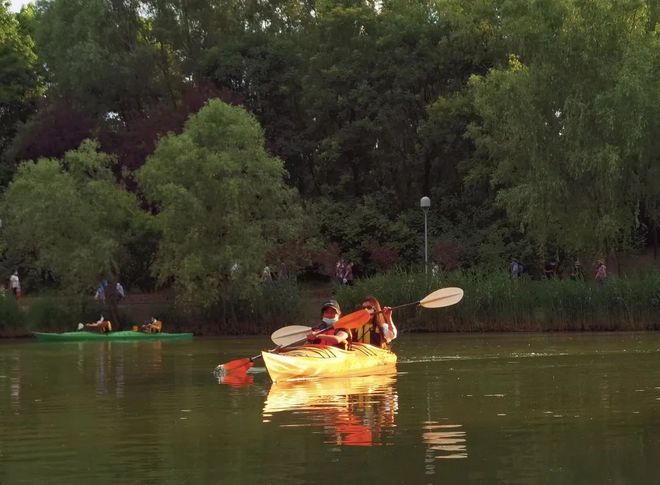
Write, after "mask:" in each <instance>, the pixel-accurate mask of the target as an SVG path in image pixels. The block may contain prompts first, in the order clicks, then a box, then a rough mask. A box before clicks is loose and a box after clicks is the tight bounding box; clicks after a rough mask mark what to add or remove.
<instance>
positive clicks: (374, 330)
mask: <svg viewBox="0 0 660 485" xmlns="http://www.w3.org/2000/svg"><path fill="white" fill-rule="evenodd" d="M362 308H363V309H365V310H367V311H368V312H369V313H371V315H372V316H371V320H369V322H367V323H366V324H365V325H364V326H362V327H360V328H358V329H357V330H353V332H352V333H353V341H354V342H361V343H365V344H370V345H373V346H374V347H380V348H382V349H388V350H389V348H390V342H392V340H394V339H395V338H396V337H397V335H398V331H397V329H396V327H395V326H394V321H393V320H392V308H390V307H387V306H386V307H385V308H381V306H380V302H379V301H378V299H376V298H375V297H373V296H368V297H366V298H365V299H364V301H363V302H362Z"/></svg>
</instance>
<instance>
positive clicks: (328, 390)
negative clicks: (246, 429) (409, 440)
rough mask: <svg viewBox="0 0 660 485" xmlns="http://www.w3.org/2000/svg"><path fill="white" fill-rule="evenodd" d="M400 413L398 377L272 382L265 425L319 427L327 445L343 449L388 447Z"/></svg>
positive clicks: (384, 375)
mask: <svg viewBox="0 0 660 485" xmlns="http://www.w3.org/2000/svg"><path fill="white" fill-rule="evenodd" d="M397 411H398V395H397V393H396V372H390V373H387V374H376V375H371V376H363V377H350V378H344V379H322V380H308V381H288V382H277V383H274V384H273V385H272V386H271V388H270V391H269V393H268V397H267V398H266V402H265V403H264V409H263V422H264V423H271V422H273V423H275V422H277V423H279V426H281V427H291V426H296V427H299V426H309V427H322V428H323V429H324V431H325V434H326V438H327V440H326V442H327V443H331V444H337V445H344V446H377V445H382V444H386V442H387V435H388V434H392V433H393V432H394V420H395V416H396V414H397Z"/></svg>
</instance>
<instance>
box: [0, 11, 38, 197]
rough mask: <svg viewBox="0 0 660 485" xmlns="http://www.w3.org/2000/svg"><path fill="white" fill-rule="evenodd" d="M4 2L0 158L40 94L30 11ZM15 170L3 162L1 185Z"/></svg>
mask: <svg viewBox="0 0 660 485" xmlns="http://www.w3.org/2000/svg"><path fill="white" fill-rule="evenodd" d="M7 5H8V4H7V3H5V2H1V3H0V79H1V80H2V82H0V155H1V154H2V153H3V152H4V151H5V149H6V148H7V146H8V145H9V143H10V142H11V140H12V138H13V137H14V134H15V133H16V129H17V125H18V123H19V122H21V121H25V120H26V119H27V117H28V115H29V114H30V113H31V112H32V111H33V110H34V103H35V101H36V98H37V96H38V95H39V94H40V93H39V85H40V84H39V75H38V68H37V56H36V54H35V51H34V43H33V41H32V37H31V36H30V34H29V29H28V28H27V27H26V26H25V24H27V23H29V19H30V10H26V11H24V12H22V13H21V14H18V15H16V14H12V13H11V12H9V9H8V6H7ZM13 171H14V166H13V165H7V164H6V161H5V160H3V165H2V168H1V169H0V184H1V185H3V186H4V185H5V184H6V183H7V182H8V181H9V179H10V178H11V174H12V173H13Z"/></svg>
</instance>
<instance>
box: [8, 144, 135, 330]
mask: <svg viewBox="0 0 660 485" xmlns="http://www.w3.org/2000/svg"><path fill="white" fill-rule="evenodd" d="M113 163H114V159H113V158H112V157H110V156H108V155H106V154H104V153H102V152H99V151H98V146H97V144H96V142H93V141H89V140H87V141H84V142H83V143H82V144H81V145H80V148H78V149H77V150H74V151H70V152H67V153H66V154H65V156H64V158H63V159H62V160H55V159H40V160H38V161H36V162H33V161H28V162H24V163H22V164H21V165H20V167H19V169H18V172H17V173H16V176H15V177H14V180H13V181H12V182H11V183H10V184H9V187H8V188H7V190H6V192H5V193H4V196H3V198H2V200H1V201H0V216H1V218H2V238H3V242H4V245H5V247H6V257H7V259H8V260H11V261H18V262H20V265H21V266H23V267H31V268H35V269H39V270H44V271H48V272H49V273H50V274H52V275H53V276H54V278H55V279H56V281H57V283H58V284H59V287H60V289H61V290H62V291H63V292H65V293H67V294H84V293H86V292H88V291H89V290H90V288H93V287H94V286H95V285H96V284H97V283H98V281H99V280H100V279H101V278H107V279H108V280H110V281H111V282H112V283H114V282H115V281H117V280H118V278H119V276H120V274H121V270H122V267H123V266H124V265H125V264H126V263H127V262H128V260H129V258H130V255H129V254H128V253H127V251H126V248H127V246H128V245H129V244H132V243H133V241H134V239H135V238H139V237H140V231H142V230H144V229H143V228H144V227H145V225H146V222H145V218H146V214H145V213H144V212H143V211H142V210H141V209H140V207H139V204H138V201H137V198H136V197H135V196H134V195H133V194H130V193H128V192H127V191H126V190H124V189H122V188H121V187H119V186H118V185H117V184H116V182H115V179H114V176H113V174H112V171H111V167H112V165H113ZM113 317H114V318H115V320H116V319H117V317H116V315H113Z"/></svg>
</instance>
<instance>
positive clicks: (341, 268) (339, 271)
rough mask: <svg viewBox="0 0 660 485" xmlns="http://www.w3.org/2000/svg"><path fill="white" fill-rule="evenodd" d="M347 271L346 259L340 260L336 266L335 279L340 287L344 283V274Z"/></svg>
mask: <svg viewBox="0 0 660 485" xmlns="http://www.w3.org/2000/svg"><path fill="white" fill-rule="evenodd" d="M345 271H346V263H344V258H339V261H337V264H336V265H335V279H336V280H337V283H339V284H340V285H341V284H343V283H344V272H345Z"/></svg>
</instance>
